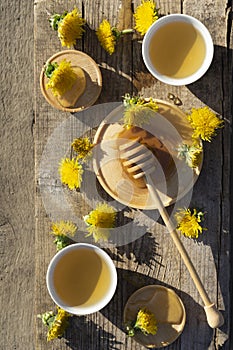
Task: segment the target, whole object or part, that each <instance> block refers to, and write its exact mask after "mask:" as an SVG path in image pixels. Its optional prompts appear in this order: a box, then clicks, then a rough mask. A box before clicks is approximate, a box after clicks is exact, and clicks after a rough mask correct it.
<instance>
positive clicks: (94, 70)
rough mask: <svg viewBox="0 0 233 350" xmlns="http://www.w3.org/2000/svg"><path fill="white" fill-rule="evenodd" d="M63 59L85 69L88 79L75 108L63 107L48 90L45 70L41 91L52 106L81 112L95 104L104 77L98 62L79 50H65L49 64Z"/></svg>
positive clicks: (42, 73)
mask: <svg viewBox="0 0 233 350" xmlns="http://www.w3.org/2000/svg"><path fill="white" fill-rule="evenodd" d="M63 59H66V60H67V61H70V62H71V65H72V66H73V67H75V66H79V67H81V68H82V69H83V71H84V73H85V77H86V89H85V91H84V93H83V94H82V96H80V98H79V99H78V100H77V102H76V104H75V106H73V107H63V106H62V105H61V104H60V103H59V102H58V100H57V98H56V97H55V96H54V95H53V94H52V92H51V89H48V90H46V84H47V82H48V78H47V77H46V76H45V74H44V68H43V69H42V71H41V75H40V87H41V91H42V93H43V95H44V97H45V99H46V100H47V101H48V103H49V104H50V105H52V106H53V107H55V108H57V109H59V110H61V111H65V112H79V111H80V110H84V109H85V108H87V107H90V106H91V105H93V104H94V103H95V101H96V100H97V98H98V97H99V95H100V92H101V89H102V75H101V72H100V69H99V67H98V65H97V64H96V62H95V61H94V60H93V59H92V58H91V57H90V56H88V55H87V54H85V53H83V52H81V51H77V50H64V51H60V52H58V53H56V54H55V55H53V56H52V57H50V58H49V59H48V62H58V63H59V62H60V61H62V60H63Z"/></svg>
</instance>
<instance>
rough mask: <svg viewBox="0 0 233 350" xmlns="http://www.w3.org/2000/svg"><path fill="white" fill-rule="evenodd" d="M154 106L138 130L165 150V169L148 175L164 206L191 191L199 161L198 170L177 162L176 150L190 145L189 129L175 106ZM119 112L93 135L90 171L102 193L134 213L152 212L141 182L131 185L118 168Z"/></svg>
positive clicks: (121, 166)
mask: <svg viewBox="0 0 233 350" xmlns="http://www.w3.org/2000/svg"><path fill="white" fill-rule="evenodd" d="M157 103H158V106H159V111H158V113H156V115H155V117H154V118H151V119H150V124H143V126H142V128H143V129H144V130H146V131H148V132H149V133H150V134H151V135H152V136H155V138H156V139H157V140H159V141H160V142H161V143H162V144H163V145H165V146H166V147H165V148H166V150H167V153H166V154H165V153H164V155H165V156H166V157H167V159H168V160H169V158H168V154H169V156H170V160H171V162H170V163H169V164H168V166H166V161H165V165H164V167H163V169H160V172H158V171H157V170H156V171H155V173H153V174H151V176H152V177H153V180H154V184H155V186H156V189H157V191H158V192H159V195H160V197H161V199H162V201H163V204H164V205H165V206H168V205H171V204H172V203H174V202H175V201H176V200H178V199H180V198H182V197H183V196H184V195H185V194H187V192H188V191H189V190H191V189H192V187H193V185H194V183H195V181H196V180H197V178H198V176H199V173H200V170H201V166H202V160H201V164H200V165H199V167H198V168H195V169H192V168H190V167H189V166H188V165H187V164H186V163H185V161H184V160H180V159H178V158H177V148H178V147H179V145H180V144H181V143H182V142H184V143H187V144H192V134H193V129H192V127H191V126H190V123H189V122H188V120H187V117H186V114H185V113H184V112H183V111H181V109H179V108H178V107H177V106H174V105H172V104H170V103H168V102H166V101H162V100H157ZM123 111H124V107H123V105H121V106H119V107H118V108H116V109H115V110H114V111H113V112H111V113H110V114H109V115H108V116H107V118H106V119H105V120H104V121H103V122H102V123H101V124H100V126H99V128H98V130H97V132H96V135H95V139H94V143H95V144H97V147H95V153H94V161H93V162H94V171H95V173H96V176H97V178H98V180H99V182H100V184H101V185H102V187H103V188H104V189H105V191H106V192H107V193H108V194H109V195H110V196H111V197H113V198H114V199H116V200H118V201H119V202H120V203H123V204H125V205H127V206H130V207H133V208H137V209H156V208H157V207H156V203H154V202H153V199H152V198H151V197H150V196H149V193H148V190H147V187H146V185H145V182H144V181H143V180H141V182H139V181H138V180H137V181H135V180H134V179H133V178H132V177H130V176H129V174H128V173H127V171H126V169H124V167H123V165H122V161H121V159H120V156H119V142H120V140H123V139H122V132H123V130H124V127H123V124H122V117H123ZM135 135H136V134H135ZM135 135H134V136H135ZM124 137H125V136H124ZM162 158H163V159H164V156H162ZM160 160H161V159H160ZM158 170H159V169H158Z"/></svg>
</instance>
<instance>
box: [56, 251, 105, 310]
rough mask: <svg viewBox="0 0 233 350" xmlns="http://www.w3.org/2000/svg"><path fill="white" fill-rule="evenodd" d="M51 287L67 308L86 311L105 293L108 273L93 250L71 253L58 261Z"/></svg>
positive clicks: (101, 260)
mask: <svg viewBox="0 0 233 350" xmlns="http://www.w3.org/2000/svg"><path fill="white" fill-rule="evenodd" d="M53 283H54V288H55V291H56V293H57V295H58V296H59V297H60V298H61V299H62V301H63V302H65V303H66V304H67V305H69V306H72V307H74V306H81V307H89V306H92V305H94V304H96V303H98V302H99V301H100V300H101V299H103V297H104V296H105V295H106V293H107V292H108V290H109V287H110V284H111V271H110V268H109V267H108V265H107V263H106V262H105V261H104V260H103V258H101V257H100V255H98V253H96V252H95V251H94V250H90V249H87V248H82V249H78V250H71V251H69V252H68V253H66V254H65V255H64V256H62V257H61V259H60V260H59V261H58V263H57V265H56V267H55V269H54V279H53Z"/></svg>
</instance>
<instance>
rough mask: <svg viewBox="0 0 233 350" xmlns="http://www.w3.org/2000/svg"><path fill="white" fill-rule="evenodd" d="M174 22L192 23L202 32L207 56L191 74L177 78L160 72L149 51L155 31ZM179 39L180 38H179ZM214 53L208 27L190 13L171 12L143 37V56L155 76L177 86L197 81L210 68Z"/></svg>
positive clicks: (154, 24) (152, 26) (153, 25)
mask: <svg viewBox="0 0 233 350" xmlns="http://www.w3.org/2000/svg"><path fill="white" fill-rule="evenodd" d="M174 22H185V23H188V24H191V25H192V27H193V28H194V30H197V31H198V32H199V33H200V35H201V36H202V39H203V41H204V45H205V56H204V59H203V61H202V63H201V65H200V66H199V67H198V69H197V70H196V71H195V72H193V73H192V74H191V75H188V76H185V77H182V78H175V77H172V76H169V75H167V74H164V73H160V72H159V71H158V69H156V68H155V65H154V64H153V63H152V59H151V57H150V54H149V51H150V50H151V49H153V48H152V47H150V45H151V40H152V38H153V36H154V35H155V33H156V32H157V31H158V30H159V29H161V28H162V27H163V26H165V25H167V24H169V23H174ZM170 35H171V36H172V35H173V33H172V32H171V34H170ZM177 40H179V38H177ZM213 54H214V45H213V41H212V38H211V35H210V33H209V31H208V29H207V28H206V27H205V26H204V24H202V23H201V22H200V21H199V20H197V19H196V18H194V17H191V16H188V15H184V14H171V15H167V16H164V17H161V18H159V19H158V20H157V21H156V22H154V23H153V24H152V25H151V27H150V28H149V29H148V31H147V33H146V35H145V36H144V38H143V43H142V57H143V60H144V63H145V65H146V67H147V69H148V70H149V71H150V73H151V74H152V75H153V76H154V77H155V78H157V79H158V80H160V81H162V82H163V83H166V84H169V85H175V86H180V85H187V84H191V83H193V82H195V81H197V80H198V79H200V78H201V77H202V76H203V75H204V74H205V73H206V71H207V70H208V68H209V66H210V64H211V62H212V59H213ZM169 59H170V60H171V64H172V59H173V57H172V55H170V57H169Z"/></svg>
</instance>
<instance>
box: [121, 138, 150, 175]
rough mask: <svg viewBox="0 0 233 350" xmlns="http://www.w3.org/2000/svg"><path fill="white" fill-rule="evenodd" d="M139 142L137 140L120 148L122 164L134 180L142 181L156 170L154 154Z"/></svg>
mask: <svg viewBox="0 0 233 350" xmlns="http://www.w3.org/2000/svg"><path fill="white" fill-rule="evenodd" d="M139 141H140V140H139V139H135V140H131V141H129V142H126V143H123V144H122V145H120V146H119V151H120V158H121V159H122V164H123V166H124V167H125V168H126V170H127V172H128V173H129V174H131V175H132V176H133V177H134V179H140V178H141V177H143V176H146V175H149V174H150V173H152V172H153V171H154V170H155V157H154V155H153V153H152V152H151V151H150V150H149V149H148V148H147V147H146V146H144V145H143V144H140V142H139Z"/></svg>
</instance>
